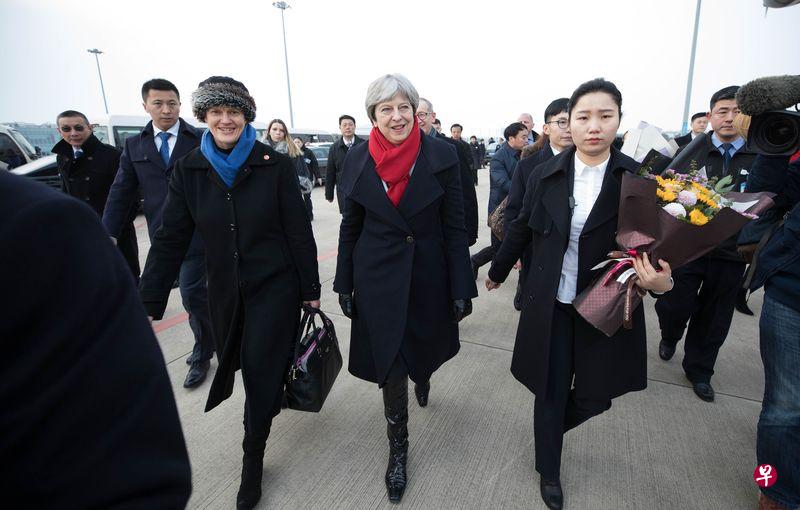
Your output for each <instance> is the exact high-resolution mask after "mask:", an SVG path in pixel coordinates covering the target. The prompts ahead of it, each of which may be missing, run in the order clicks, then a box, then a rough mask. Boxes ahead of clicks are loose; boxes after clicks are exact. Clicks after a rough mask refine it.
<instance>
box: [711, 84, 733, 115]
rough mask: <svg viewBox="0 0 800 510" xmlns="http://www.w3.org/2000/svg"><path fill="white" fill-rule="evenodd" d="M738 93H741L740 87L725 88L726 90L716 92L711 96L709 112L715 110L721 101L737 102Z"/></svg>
mask: <svg viewBox="0 0 800 510" xmlns="http://www.w3.org/2000/svg"><path fill="white" fill-rule="evenodd" d="M737 92H739V86H738V85H731V86H730V87H725V88H724V89H719V90H718V91H716V92H714V95H713V96H711V104H710V106H709V107H708V111H711V110H713V109H714V105H716V104H717V102H719V101H724V100H725V99H733V100H734V101H736V93H737Z"/></svg>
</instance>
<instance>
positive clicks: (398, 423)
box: [383, 377, 408, 503]
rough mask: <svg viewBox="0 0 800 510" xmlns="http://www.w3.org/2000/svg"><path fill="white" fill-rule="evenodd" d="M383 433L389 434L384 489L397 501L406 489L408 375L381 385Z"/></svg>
mask: <svg viewBox="0 0 800 510" xmlns="http://www.w3.org/2000/svg"><path fill="white" fill-rule="evenodd" d="M383 406H384V414H385V415H386V422H387V426H386V433H387V436H388V437H389V465H388V467H387V468H386V489H387V491H388V493H389V501H391V502H392V503H399V502H400V500H401V499H402V498H403V492H405V490H406V481H407V477H406V464H407V462H408V378H407V377H398V378H393V379H390V380H388V381H387V382H386V385H384V387H383Z"/></svg>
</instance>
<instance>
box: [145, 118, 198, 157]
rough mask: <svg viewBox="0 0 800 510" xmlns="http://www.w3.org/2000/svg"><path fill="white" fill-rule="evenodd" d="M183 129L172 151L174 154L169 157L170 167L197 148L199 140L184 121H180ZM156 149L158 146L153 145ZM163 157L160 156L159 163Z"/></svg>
mask: <svg viewBox="0 0 800 510" xmlns="http://www.w3.org/2000/svg"><path fill="white" fill-rule="evenodd" d="M180 123H181V128H180V134H179V135H178V140H177V141H176V142H175V147H174V148H173V149H172V154H170V156H169V165H168V166H169V167H172V165H174V164H175V161H176V160H177V159H178V158H181V157H183V156H185V155H186V154H187V153H188V152H189V151H191V150H192V149H194V148H195V147H197V143H196V141H197V138H196V136H195V134H194V133H192V132H191V131H190V130H189V129H188V128H187V127H186V124H185V122H184V120H183V119H181V120H180ZM152 145H153V147H154V148H155V145H156V144H152ZM160 160H161V157H160V156H159V161H160Z"/></svg>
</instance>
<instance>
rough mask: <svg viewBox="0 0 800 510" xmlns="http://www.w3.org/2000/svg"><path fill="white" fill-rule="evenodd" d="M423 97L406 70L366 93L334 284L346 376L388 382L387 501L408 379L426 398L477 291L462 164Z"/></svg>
mask: <svg viewBox="0 0 800 510" xmlns="http://www.w3.org/2000/svg"><path fill="white" fill-rule="evenodd" d="M418 103H419V95H418V94H417V91H416V90H415V89H414V86H413V85H412V84H411V83H410V82H409V81H408V80H407V79H406V78H405V77H403V76H401V75H398V74H395V75H386V76H383V77H381V78H379V79H377V80H376V81H374V82H373V83H372V84H371V85H370V86H369V89H368V91H367V99H366V107H367V114H368V115H369V117H370V119H371V120H372V123H373V126H374V127H373V129H372V133H371V134H370V140H369V143H365V144H361V145H358V146H355V147H353V148H352V149H351V150H350V152H349V153H348V155H347V159H345V162H344V170H343V175H342V182H341V184H340V186H341V189H342V191H343V193H344V196H345V204H344V215H343V218H342V224H341V230H340V234H339V257H338V260H337V266H336V279H335V282H334V290H335V291H336V292H338V293H339V295H340V298H339V301H340V304H341V305H342V310H343V311H344V313H345V315H346V316H348V317H350V318H351V319H352V321H353V323H352V330H351V339H350V365H349V369H350V372H351V373H352V374H353V375H355V376H356V377H359V378H361V379H364V380H367V381H371V382H375V383H378V384H379V385H380V386H381V387H382V388H383V399H384V408H385V409H384V411H385V415H386V420H387V422H388V436H389V446H390V455H389V466H388V469H387V472H386V486H387V489H388V494H389V500H390V501H393V502H398V501H400V499H401V498H402V496H403V491H404V490H405V486H406V460H407V453H408V441H407V438H408V429H407V424H408V389H407V388H408V378H411V380H413V381H414V382H415V383H416V386H415V391H416V393H417V399H418V401H419V403H420V405H422V406H424V405H426V404H427V398H428V389H429V387H430V386H429V382H428V381H429V379H430V377H431V375H432V374H433V372H434V371H435V370H436V369H437V368H439V367H440V366H441V365H442V364H443V363H444V362H446V361H447V360H449V359H450V358H452V357H453V356H455V354H456V353H457V352H458V349H459V341H458V321H459V320H461V319H462V318H463V317H465V316H466V315H468V314H469V313H470V312H471V310H472V303H471V298H473V297H475V296H476V295H477V289H476V287H475V282H474V279H473V278H472V275H471V271H470V263H469V251H468V247H467V233H466V230H465V228H464V212H463V205H462V195H461V183H460V177H459V160H458V156H457V155H456V152H455V150H454V149H453V148H452V147H451V146H450V145H449V144H447V143H445V142H443V141H440V140H436V139H434V138H432V137H429V136H420V133H421V130H420V129H419V126H418V122H417V118H416V110H417V105H418Z"/></svg>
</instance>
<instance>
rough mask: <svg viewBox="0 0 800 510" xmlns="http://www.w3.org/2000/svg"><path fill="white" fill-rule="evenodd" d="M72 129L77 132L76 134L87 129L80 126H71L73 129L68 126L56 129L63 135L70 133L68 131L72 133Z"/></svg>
mask: <svg viewBox="0 0 800 510" xmlns="http://www.w3.org/2000/svg"><path fill="white" fill-rule="evenodd" d="M73 129H74V130H75V131H77V132H78V133H80V132H81V131H83V130H85V129H87V128H86V126H81V125H80V124H79V125H77V126H73V127H70V126H62V127H60V128H58V130H59V131H61V132H63V133H69V132H70V131H72V130H73Z"/></svg>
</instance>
